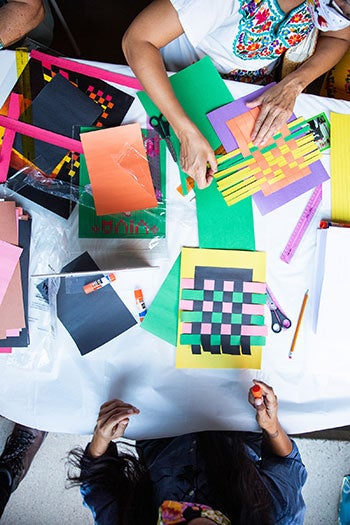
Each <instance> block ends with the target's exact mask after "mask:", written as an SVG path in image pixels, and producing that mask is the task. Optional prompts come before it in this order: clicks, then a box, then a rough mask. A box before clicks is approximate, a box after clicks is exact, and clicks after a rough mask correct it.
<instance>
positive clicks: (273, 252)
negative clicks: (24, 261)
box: [0, 51, 350, 439]
mask: <svg viewBox="0 0 350 525" xmlns="http://www.w3.org/2000/svg"><path fill="white" fill-rule="evenodd" d="M14 60H15V57H14V53H12V52H9V51H6V52H4V51H2V52H1V53H0V100H2V97H4V94H6V92H8V90H9V84H10V82H9V78H8V76H7V74H8V71H9V70H10V69H11V67H12V66H11V62H13V61H14ZM13 63H14V62H13ZM3 64H4V67H3ZM103 67H106V68H109V69H111V70H113V71H117V72H123V73H126V74H130V70H129V69H128V68H127V67H126V66H117V65H107V64H104V65H103ZM12 69H13V67H12ZM227 85H228V87H229V89H230V90H231V91H232V93H233V96H234V97H235V98H238V97H240V96H242V95H245V94H246V93H248V92H249V91H252V90H253V89H255V88H254V87H253V86H249V85H246V84H239V83H236V82H227ZM122 89H124V88H122ZM125 90H126V91H128V92H130V93H133V92H132V90H130V89H125ZM330 110H332V111H336V112H339V113H350V103H347V102H343V101H336V100H331V99H326V98H321V97H317V96H311V95H300V96H299V97H298V100H297V103H296V106H295V113H296V115H297V116H301V115H302V116H304V117H309V116H313V115H317V114H318V113H320V112H321V111H325V112H326V113H327V114H329V111H330ZM135 121H139V122H140V123H141V124H143V125H144V124H145V113H144V110H143V108H142V106H141V104H140V103H139V101H138V99H135V101H134V103H133V105H132V107H131V108H130V110H129V112H128V114H127V116H126V118H125V120H124V123H130V122H135ZM322 162H323V163H324V166H325V167H326V169H329V153H327V152H326V154H325V155H324V157H323V160H322ZM167 183H168V186H167V191H168V217H167V228H168V235H167V245H168V247H167V258H166V259H164V258H162V257H160V255H159V253H158V252H157V247H156V249H155V250H154V251H152V250H150V249H148V248H147V249H146V251H145V253H146V254H147V256H148V255H149V256H150V257H149V260H150V263H151V264H153V265H155V264H160V267H159V268H153V269H152V268H151V269H150V268H146V269H141V270H135V271H124V272H122V273H120V276H119V277H120V278H118V279H117V282H118V283H121V284H118V287H117V290H118V292H119V293H120V295H121V296H122V298H124V299H125V301H126V302H127V303H128V301H129V299H128V297H129V296H130V290H133V289H134V287H135V286H136V285H137V286H141V288H142V289H143V291H144V297H145V301H146V304H148V305H150V304H151V301H152V299H153V297H154V296H155V295H156V293H157V290H158V289H159V286H160V285H161V283H162V281H163V279H164V277H165V276H166V274H167V272H168V270H169V269H170V268H171V266H172V264H173V262H174V260H175V259H176V257H177V255H178V253H179V250H180V248H181V246H197V242H198V241H197V227H196V213H195V203H194V201H192V202H191V201H190V200H189V199H184V198H182V197H180V196H179V195H178V194H177V192H176V191H175V187H176V186H177V185H178V184H179V177H178V173H177V169H176V166H175V165H174V164H173V161H172V159H171V157H170V155H168V174H167ZM310 195H311V192H309V193H307V194H304V195H302V196H300V197H298V198H297V199H295V200H293V201H292V202H290V203H288V204H286V205H284V206H283V207H281V208H279V209H278V210H276V211H274V212H272V213H269V214H268V215H265V216H264V217H263V216H261V215H260V213H259V211H258V210H257V209H256V208H255V207H254V222H255V235H256V249H257V250H263V251H266V252H267V282H268V283H269V285H270V287H271V288H272V290H273V292H274V294H275V295H276V297H277V299H278V301H279V303H280V304H281V306H282V307H283V309H284V310H285V312H286V313H287V314H288V316H289V317H290V318H291V320H292V322H293V327H292V328H291V329H289V330H285V331H283V332H282V333H280V334H274V333H273V332H272V331H271V330H269V333H268V338H267V345H266V347H264V349H263V360H262V368H261V370H260V371H254V370H243V369H242V370H206V369H203V370H192V369H183V370H179V369H176V368H175V348H174V347H173V346H171V345H170V344H168V343H166V342H164V341H163V340H161V339H159V338H157V337H155V336H153V335H151V334H150V333H148V332H146V331H145V330H142V329H141V328H140V326H139V325H136V326H134V327H132V328H131V329H130V330H128V331H127V332H126V333H124V334H122V335H121V336H120V337H118V338H116V339H114V340H112V341H110V342H109V343H107V344H105V345H104V346H103V347H101V348H99V349H97V350H95V351H93V352H91V353H89V354H88V355H86V356H83V357H82V356H81V355H80V353H79V351H78V349H77V347H76V345H75V343H74V342H73V340H72V339H71V337H70V335H69V334H68V332H67V331H66V330H65V328H64V327H63V325H61V323H60V322H59V321H58V320H57V319H55V317H54V316H52V312H51V311H50V310H48V308H47V306H46V305H45V303H44V302H43V301H42V300H41V298H40V296H39V294H38V292H37V290H36V284H37V283H38V279H37V278H31V280H30V310H29V314H30V334H31V344H30V346H29V348H25V349H18V348H17V349H14V350H13V353H12V355H8V356H6V355H0V377H1V380H0V414H2V415H3V416H5V417H7V418H9V419H12V420H14V421H17V422H21V423H23V424H25V425H29V426H33V427H37V428H41V429H45V430H48V431H55V432H67V433H80V434H85V433H90V432H92V430H93V427H94V424H95V421H96V415H97V413H98V410H99V407H100V405H101V404H102V403H103V402H104V401H106V400H108V399H111V398H113V397H118V398H120V399H123V400H125V401H128V402H130V403H133V404H135V405H136V406H137V407H138V408H139V409H140V411H141V412H140V414H139V415H138V416H136V417H133V418H132V420H131V421H130V424H129V426H128V434H127V437H129V438H133V439H135V438H150V437H159V436H168V435H176V434H180V433H185V432H191V431H195V430H205V429H239V430H257V429H258V427H257V425H256V422H255V414H254V410H253V409H252V407H251V406H250V405H249V403H248V401H247V393H248V389H249V387H250V386H251V384H252V383H251V380H252V378H254V377H256V378H260V379H261V380H263V381H266V382H267V383H268V384H271V385H273V387H274V389H275V391H276V393H277V395H278V399H279V415H280V419H281V422H282V424H283V425H284V427H285V429H286V430H287V431H288V432H290V433H299V432H307V431H311V430H317V429H324V428H331V427H336V426H342V425H346V424H349V423H350V410H349V406H350V389H349V387H348V385H349V378H348V376H349V367H350V351H349V343H348V341H343V344H342V345H339V344H338V345H335V344H332V341H326V340H324V339H322V340H321V338H319V337H317V335H315V334H314V333H313V331H312V328H311V303H312V297H310V301H309V302H310V304H309V305H308V307H307V309H306V314H305V317H304V319H303V323H302V328H301V331H300V335H299V338H298V341H297V347H296V349H295V352H294V355H293V359H288V352H289V348H290V345H291V341H292V337H293V333H294V327H295V325H296V321H297V317H298V314H299V310H300V305H301V301H302V298H303V296H304V293H305V291H306V289H308V288H311V284H312V275H313V265H314V255H315V240H316V227H317V225H318V221H319V220H320V219H321V218H323V217H329V214H330V183H329V182H327V183H325V184H324V185H323V200H322V204H321V206H320V207H319V209H318V211H317V213H316V216H315V217H314V218H313V220H312V223H311V225H310V227H309V228H308V230H307V232H306V234H305V236H304V237H303V240H302V242H301V244H300V246H299V248H298V250H297V252H296V254H295V256H294V257H293V259H292V261H291V262H290V264H286V263H284V262H282V261H281V260H280V254H281V252H282V250H283V248H284V246H285V244H286V242H287V240H288V238H289V236H290V235H291V233H292V231H293V229H294V227H295V224H296V222H297V220H298V218H299V217H300V215H301V213H302V211H303V210H304V207H305V205H306V203H307V201H308V199H309V197H310ZM15 197H16V199H17V200H18V202H19V203H21V204H22V205H23V206H25V208H26V209H27V210H28V211H29V212H30V213H31V214H32V217H33V235H32V247H31V265H30V273H31V274H38V273H46V272H51V271H59V270H60V268H61V267H62V266H63V265H64V264H66V263H67V262H69V261H70V260H72V259H73V258H74V257H76V256H77V255H78V254H79V253H81V252H82V251H84V250H85V249H88V250H89V248H91V249H92V250H93V251H92V252H91V253H92V255H94V254H97V257H96V261H97V262H100V260H99V257H100V259H101V260H102V259H103V257H102V255H103V253H106V252H110V253H113V248H114V244H113V242H110V241H106V240H102V241H101V242H100V243H96V242H95V241H89V240H80V241H79V240H78V235H77V232H78V226H77V209H76V210H75V211H74V212H73V215H72V216H71V217H70V219H69V220H68V221H65V220H63V219H60V218H59V217H57V216H56V215H54V214H52V213H50V212H48V211H46V210H44V209H42V208H39V207H38V206H36V205H34V204H33V203H31V202H30V201H27V200H26V199H24V198H20V197H18V196H17V195H15ZM101 246H102V251H101ZM121 249H122V250H124V248H123V247H122V248H121ZM335 256H336V254H335ZM102 263H103V261H102ZM129 303H130V301H129ZM129 303H128V305H129V306H130V309H131V310H132V312H133V313H134V315H135V317H136V318H137V310H136V307H135V305H134V304H133V303H132V302H131V303H130V304H129ZM266 322H267V323H268V324H269V325H270V314H269V312H268V310H266Z"/></svg>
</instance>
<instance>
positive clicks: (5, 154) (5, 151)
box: [0, 93, 20, 182]
mask: <svg viewBox="0 0 350 525" xmlns="http://www.w3.org/2000/svg"><path fill="white" fill-rule="evenodd" d="M7 116H8V117H10V118H13V119H16V120H17V119H18V117H19V116H20V107H19V95H17V93H11V95H10V103H9V109H8V114H7ZM15 136H16V132H15V131H14V130H12V129H7V128H5V133H4V136H3V139H2V144H1V155H0V182H5V181H6V179H7V174H8V171H9V167H10V161H11V151H12V146H13V141H14V140H15Z"/></svg>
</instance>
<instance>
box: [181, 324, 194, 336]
mask: <svg viewBox="0 0 350 525" xmlns="http://www.w3.org/2000/svg"><path fill="white" fill-rule="evenodd" d="M182 333H183V334H192V323H182Z"/></svg>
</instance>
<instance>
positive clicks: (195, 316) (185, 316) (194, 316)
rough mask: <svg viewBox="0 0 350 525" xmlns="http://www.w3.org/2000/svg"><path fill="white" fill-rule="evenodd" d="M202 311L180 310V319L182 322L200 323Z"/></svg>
mask: <svg viewBox="0 0 350 525" xmlns="http://www.w3.org/2000/svg"><path fill="white" fill-rule="evenodd" d="M202 318H203V312H181V321H182V322H183V323H201V322H202Z"/></svg>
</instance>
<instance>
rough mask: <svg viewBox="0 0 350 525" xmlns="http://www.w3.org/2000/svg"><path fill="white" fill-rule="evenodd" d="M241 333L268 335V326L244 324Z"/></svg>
mask: <svg viewBox="0 0 350 525" xmlns="http://www.w3.org/2000/svg"><path fill="white" fill-rule="evenodd" d="M241 335H263V336H266V335H267V326H257V325H248V326H246V325H242V328H241Z"/></svg>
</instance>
